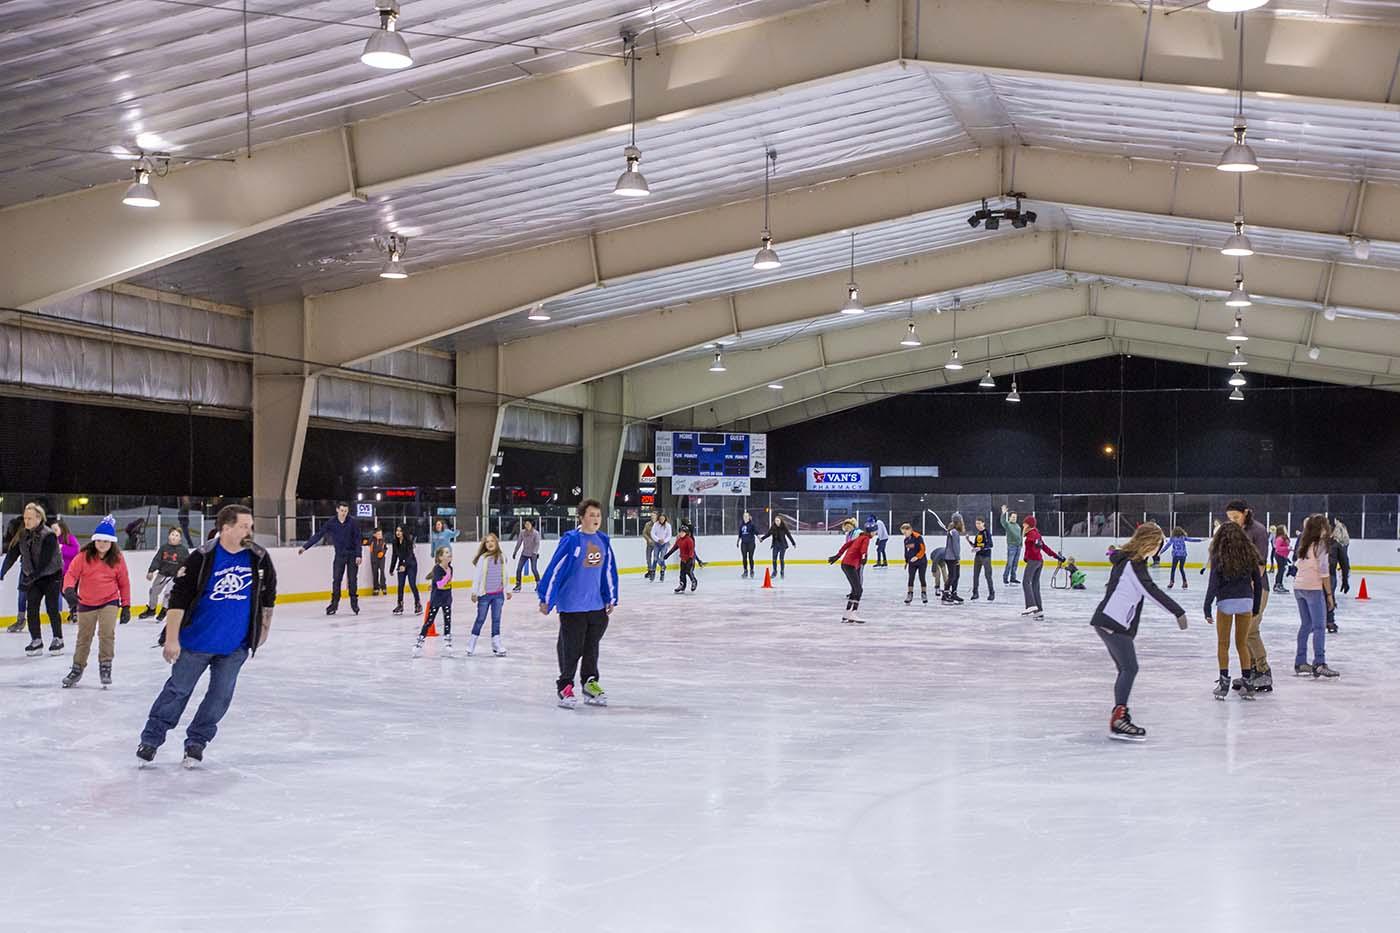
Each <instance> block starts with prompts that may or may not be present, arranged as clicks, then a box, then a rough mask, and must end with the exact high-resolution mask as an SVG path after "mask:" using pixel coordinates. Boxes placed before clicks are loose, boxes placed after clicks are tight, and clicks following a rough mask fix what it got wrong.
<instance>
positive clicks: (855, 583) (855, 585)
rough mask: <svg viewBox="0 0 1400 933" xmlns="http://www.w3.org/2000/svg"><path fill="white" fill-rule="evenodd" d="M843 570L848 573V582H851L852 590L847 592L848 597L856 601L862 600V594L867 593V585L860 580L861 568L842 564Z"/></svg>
mask: <svg viewBox="0 0 1400 933" xmlns="http://www.w3.org/2000/svg"><path fill="white" fill-rule="evenodd" d="M841 572H842V573H844V574H845V575H846V582H847V583H849V584H851V591H850V592H849V593H847V594H846V599H848V600H850V601H851V602H854V603H858V602H860V598H861V596H863V595H864V594H865V587H863V586H862V585H861V582H860V568H859V567H852V566H851V565H850V564H842V565H841Z"/></svg>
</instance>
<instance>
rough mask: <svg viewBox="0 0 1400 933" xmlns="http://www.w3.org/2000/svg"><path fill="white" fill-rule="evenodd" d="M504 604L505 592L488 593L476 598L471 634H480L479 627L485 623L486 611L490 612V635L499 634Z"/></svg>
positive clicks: (493, 636)
mask: <svg viewBox="0 0 1400 933" xmlns="http://www.w3.org/2000/svg"><path fill="white" fill-rule="evenodd" d="M505 605H506V594H505V593H488V594H487V595H485V596H481V597H478V598H477V601H476V622H475V624H473V625H472V634H473V635H480V634H481V627H482V626H483V625H485V624H486V613H487V612H490V613H491V637H492V638H495V637H496V636H497V635H499V634H501V610H502V609H504V608H505Z"/></svg>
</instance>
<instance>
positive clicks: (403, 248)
mask: <svg viewBox="0 0 1400 933" xmlns="http://www.w3.org/2000/svg"><path fill="white" fill-rule="evenodd" d="M374 242H375V244H376V245H377V246H378V247H379V248H380V249H381V250H383V251H384V252H386V253H388V254H389V261H388V262H386V263H385V264H384V269H383V270H382V271H381V272H380V273H379V277H380V278H381V279H406V278H408V273H407V272H405V271H404V268H403V257H404V253H406V252H408V237H405V236H401V235H400V234H397V233H391V234H389V235H388V236H387V237H385V238H383V239H381V238H379V237H375V240H374Z"/></svg>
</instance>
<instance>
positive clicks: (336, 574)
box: [297, 502, 362, 616]
mask: <svg viewBox="0 0 1400 933" xmlns="http://www.w3.org/2000/svg"><path fill="white" fill-rule="evenodd" d="M322 538H324V539H325V540H326V541H328V542H330V544H331V546H332V547H333V548H334V549H335V557H334V558H332V560H331V602H330V605H328V606H327V607H326V615H328V616H333V615H335V613H336V610H338V609H339V608H340V581H341V579H342V578H344V579H345V580H346V584H347V589H349V591H350V611H351V612H353V613H355V615H359V614H360V593H359V577H360V561H361V559H362V557H361V552H360V530H359V529H358V528H356V527H355V521H354V519H352V518H350V506H349V505H347V504H346V503H344V502H342V503H340V504H339V505H337V506H336V507H335V518H333V519H331V520H330V521H328V522H326V523H325V524H324V525H322V526H321V528H320V530H319V531H317V532H316V533H315V534H314V535H312V536H311V537H310V538H308V539H307V541H306V543H305V544H303V545H302V546H301V547H299V548H297V553H298V554H304V553H305V552H306V550H307V549H308V548H313V547H315V546H316V545H317V544H319V543H320V541H321V539H322Z"/></svg>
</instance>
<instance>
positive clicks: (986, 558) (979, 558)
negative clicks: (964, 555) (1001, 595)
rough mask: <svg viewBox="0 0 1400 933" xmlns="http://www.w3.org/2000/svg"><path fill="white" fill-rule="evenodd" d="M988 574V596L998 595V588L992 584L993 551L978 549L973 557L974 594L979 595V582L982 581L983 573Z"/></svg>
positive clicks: (974, 595)
mask: <svg viewBox="0 0 1400 933" xmlns="http://www.w3.org/2000/svg"><path fill="white" fill-rule="evenodd" d="M984 573H985V574H986V575H987V598H988V599H990V598H991V597H993V596H995V595H997V589H996V587H995V586H993V585H992V552H991V551H988V552H987V553H985V554H984V553H982V552H981V551H978V552H977V553H976V554H974V555H973V557H972V595H973V597H974V598H976V596H977V584H978V583H980V582H982V574H984Z"/></svg>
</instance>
